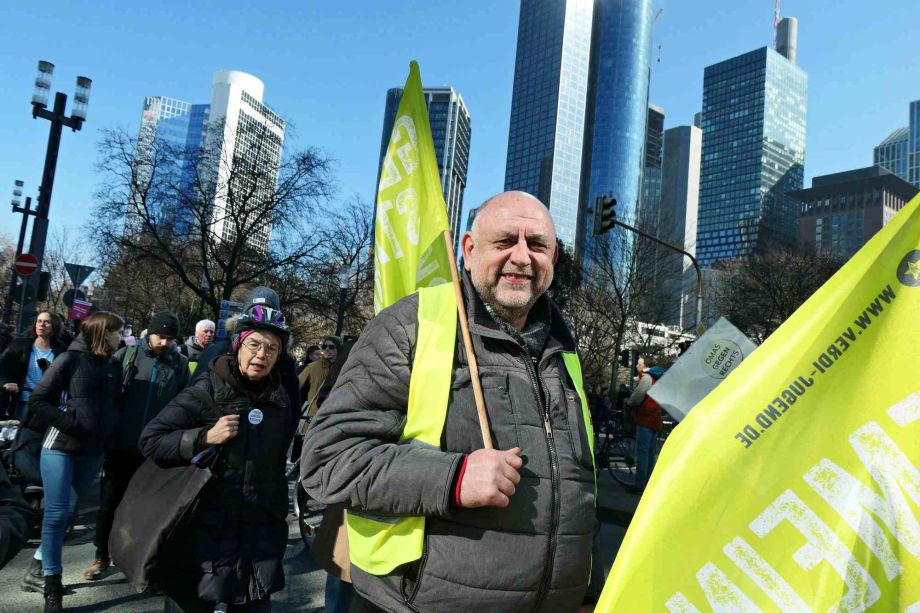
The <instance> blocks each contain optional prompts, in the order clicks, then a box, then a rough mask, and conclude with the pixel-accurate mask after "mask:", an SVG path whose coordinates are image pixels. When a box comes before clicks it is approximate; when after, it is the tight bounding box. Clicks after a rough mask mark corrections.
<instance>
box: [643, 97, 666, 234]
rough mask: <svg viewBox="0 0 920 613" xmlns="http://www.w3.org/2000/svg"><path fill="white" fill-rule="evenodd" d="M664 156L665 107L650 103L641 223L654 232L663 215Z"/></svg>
mask: <svg viewBox="0 0 920 613" xmlns="http://www.w3.org/2000/svg"><path fill="white" fill-rule="evenodd" d="M663 156H664V109H662V108H661V107H659V106H655V105H654V104H650V105H648V120H647V126H646V130H645V165H644V166H643V169H642V200H641V202H642V209H641V210H640V211H639V215H638V222H639V225H640V226H641V227H642V228H643V229H646V230H648V231H650V232H652V233H657V232H658V226H659V219H660V216H661V209H660V208H659V205H660V204H661V180H662V168H661V165H662V158H663Z"/></svg>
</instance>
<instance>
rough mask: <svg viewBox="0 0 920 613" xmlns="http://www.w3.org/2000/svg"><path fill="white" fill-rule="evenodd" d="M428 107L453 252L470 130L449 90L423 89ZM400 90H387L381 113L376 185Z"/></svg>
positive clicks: (453, 92)
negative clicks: (385, 102) (384, 108)
mask: <svg viewBox="0 0 920 613" xmlns="http://www.w3.org/2000/svg"><path fill="white" fill-rule="evenodd" d="M423 93H424V95H425V104H426V106H427V108H428V123H429V124H430V126H431V138H432V140H434V153H435V156H437V158H438V173H439V174H440V176H441V190H442V191H443V193H444V202H446V203H447V219H448V221H449V222H450V234H451V238H452V239H453V242H454V251H456V250H457V248H458V246H459V244H460V236H461V235H462V234H463V228H462V224H463V221H462V220H461V219H460V214H461V212H462V211H463V191H464V190H465V189H466V173H467V169H468V167H469V161H470V138H471V136H472V127H471V124H470V113H469V111H467V110H466V104H464V102H463V97H462V96H460V94H459V93H458V92H457V91H456V90H454V88H452V87H426V88H424V90H423ZM402 94H403V90H402V88H401V87H394V88H393V89H390V90H388V91H387V104H386V110H385V111H384V114H383V135H382V136H381V138H380V162H379V163H378V165H377V183H378V184H379V183H380V171H381V169H382V168H383V157H384V156H385V155H386V152H387V145H389V144H390V134H391V133H392V132H393V123H394V122H395V121H396V113H397V111H398V110H399V102H400V100H402Z"/></svg>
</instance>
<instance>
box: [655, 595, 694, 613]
mask: <svg viewBox="0 0 920 613" xmlns="http://www.w3.org/2000/svg"><path fill="white" fill-rule="evenodd" d="M664 606H666V607H667V608H668V611H670V612H671V613H700V610H699V609H697V608H696V607H694V606H693V603H692V602H690V601H689V600H687V597H686V596H684V595H683V594H681V593H680V592H677V593H676V594H674V595H673V596H671V597H670V598H668V601H667V602H666V603H664Z"/></svg>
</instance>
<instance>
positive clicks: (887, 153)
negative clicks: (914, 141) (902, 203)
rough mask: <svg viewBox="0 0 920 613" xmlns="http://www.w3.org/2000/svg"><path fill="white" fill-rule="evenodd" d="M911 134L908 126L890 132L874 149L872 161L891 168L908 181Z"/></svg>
mask: <svg viewBox="0 0 920 613" xmlns="http://www.w3.org/2000/svg"><path fill="white" fill-rule="evenodd" d="M909 136H910V132H909V130H908V129H907V128H898V129H897V130H895V131H894V132H892V133H891V134H889V135H888V137H887V138H886V139H885V140H883V141H882V142H880V143H879V144H878V146H877V147H876V148H875V149H874V150H873V151H872V163H873V164H875V165H878V166H882V167H884V168H886V169H888V170H890V171H891V172H893V173H894V174H896V175H898V176H899V177H901V178H902V179H904V180H905V181H906V180H907V144H908V142H909V141H910V138H909Z"/></svg>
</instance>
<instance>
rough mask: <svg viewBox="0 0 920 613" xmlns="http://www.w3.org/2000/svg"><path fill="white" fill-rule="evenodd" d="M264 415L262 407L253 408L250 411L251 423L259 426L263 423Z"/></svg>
mask: <svg viewBox="0 0 920 613" xmlns="http://www.w3.org/2000/svg"><path fill="white" fill-rule="evenodd" d="M264 417H265V415H263V414H262V410H261V409H252V410H250V411H249V423H251V424H252V425H253V426H258V425H259V424H261V423H262V419H263V418H264Z"/></svg>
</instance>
